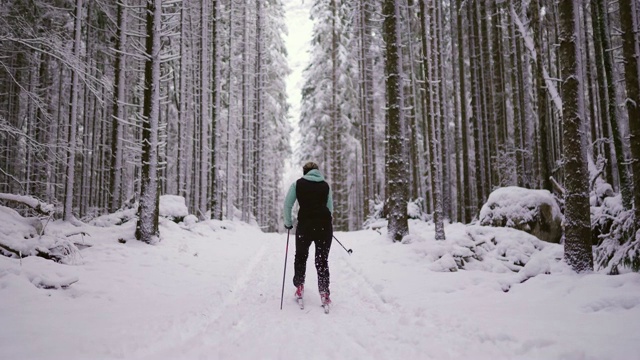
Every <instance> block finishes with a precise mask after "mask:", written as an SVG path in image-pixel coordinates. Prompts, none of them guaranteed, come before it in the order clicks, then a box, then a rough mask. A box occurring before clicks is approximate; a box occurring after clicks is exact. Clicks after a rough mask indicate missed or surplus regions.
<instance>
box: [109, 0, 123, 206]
mask: <svg viewBox="0 0 640 360" xmlns="http://www.w3.org/2000/svg"><path fill="white" fill-rule="evenodd" d="M125 1H126V0H121V2H118V3H117V5H116V6H117V7H118V26H117V28H116V38H115V40H116V43H115V51H116V54H115V58H116V61H115V65H114V72H115V81H114V82H113V94H114V96H113V122H112V129H111V169H110V175H111V181H110V182H109V183H110V189H109V190H110V193H111V201H110V207H109V210H110V212H115V211H116V210H117V209H118V208H119V207H120V199H121V195H120V194H121V191H122V190H121V183H122V137H123V133H122V130H123V129H122V124H123V121H125V119H124V102H125V79H126V77H125V75H126V73H125V69H126V68H127V64H126V56H125V52H124V50H125V46H126V41H127V33H126V32H127V28H126V26H127V21H126V14H127V13H126V11H127V10H126V9H127V8H126V3H125Z"/></svg>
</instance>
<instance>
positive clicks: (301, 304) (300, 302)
mask: <svg viewBox="0 0 640 360" xmlns="http://www.w3.org/2000/svg"><path fill="white" fill-rule="evenodd" d="M297 300H298V306H300V310H304V300H302V298H298V299H297Z"/></svg>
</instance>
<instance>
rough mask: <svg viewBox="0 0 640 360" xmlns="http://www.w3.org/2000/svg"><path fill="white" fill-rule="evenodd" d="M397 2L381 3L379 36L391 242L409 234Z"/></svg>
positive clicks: (392, 0) (390, 0)
mask: <svg viewBox="0 0 640 360" xmlns="http://www.w3.org/2000/svg"><path fill="white" fill-rule="evenodd" d="M397 7H398V5H397V4H396V1H394V0H384V2H383V4H382V15H383V17H384V23H383V25H382V35H383V38H384V42H385V45H386V49H385V60H386V63H385V75H386V82H385V83H386V98H387V106H386V107H387V112H386V128H387V156H388V157H387V159H386V166H385V177H386V179H387V192H386V193H387V199H386V208H387V211H388V214H387V216H388V220H389V225H388V236H389V238H390V239H392V240H393V241H401V240H402V239H403V238H404V236H406V235H407V234H408V233H409V224H408V221H407V193H408V188H407V187H408V184H407V177H406V175H407V171H406V163H405V160H404V158H403V155H404V151H403V141H404V140H403V139H402V121H401V120H402V118H401V117H402V114H401V112H402V97H401V93H400V91H401V90H400V83H401V74H400V62H399V54H398V40H399V36H398V23H397V18H398V8H397Z"/></svg>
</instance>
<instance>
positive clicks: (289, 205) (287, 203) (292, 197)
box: [284, 182, 296, 226]
mask: <svg viewBox="0 0 640 360" xmlns="http://www.w3.org/2000/svg"><path fill="white" fill-rule="evenodd" d="M295 202H296V183H295V182H294V183H293V184H291V187H290V188H289V192H287V196H285V198H284V225H285V226H293V220H291V209H293V204H295Z"/></svg>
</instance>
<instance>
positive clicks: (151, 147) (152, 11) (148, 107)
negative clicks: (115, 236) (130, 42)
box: [136, 0, 162, 244]
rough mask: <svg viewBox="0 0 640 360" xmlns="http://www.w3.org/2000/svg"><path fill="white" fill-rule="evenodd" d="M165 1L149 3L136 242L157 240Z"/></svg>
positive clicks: (153, 241)
mask: <svg viewBox="0 0 640 360" xmlns="http://www.w3.org/2000/svg"><path fill="white" fill-rule="evenodd" d="M161 21H162V0H147V23H146V28H147V35H146V54H145V55H146V60H145V67H144V85H145V87H144V100H143V107H142V172H141V174H140V196H139V201H140V204H139V207H138V223H137V225H136V239H138V240H141V241H144V242H146V243H149V244H151V243H155V242H157V241H158V235H159V234H158V215H159V200H160V197H159V193H158V122H159V109H160V50H161V43H160V29H161Z"/></svg>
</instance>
